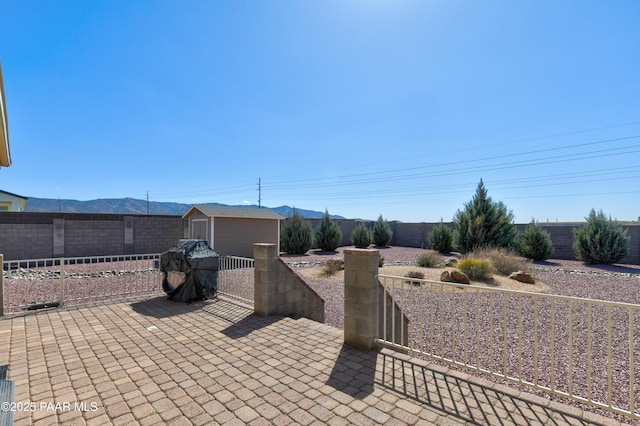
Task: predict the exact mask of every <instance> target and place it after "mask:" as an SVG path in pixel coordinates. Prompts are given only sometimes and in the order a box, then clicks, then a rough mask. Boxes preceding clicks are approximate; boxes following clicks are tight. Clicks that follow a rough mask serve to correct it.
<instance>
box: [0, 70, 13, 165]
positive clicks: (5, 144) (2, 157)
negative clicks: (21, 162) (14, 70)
mask: <svg viewBox="0 0 640 426" xmlns="http://www.w3.org/2000/svg"><path fill="white" fill-rule="evenodd" d="M10 165H11V153H10V151H9V123H8V121H7V103H6V101H5V98H4V84H3V82H2V64H0V167H9V166H10Z"/></svg>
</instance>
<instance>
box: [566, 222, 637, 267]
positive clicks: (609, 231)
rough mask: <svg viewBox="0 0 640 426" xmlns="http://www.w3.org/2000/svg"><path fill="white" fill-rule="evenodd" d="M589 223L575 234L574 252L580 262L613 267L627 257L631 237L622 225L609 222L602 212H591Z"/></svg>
mask: <svg viewBox="0 0 640 426" xmlns="http://www.w3.org/2000/svg"><path fill="white" fill-rule="evenodd" d="M585 219H586V220H587V223H586V224H585V225H584V226H583V227H581V228H580V229H578V230H575V231H574V233H573V238H574V241H573V250H574V251H575V253H576V257H577V258H578V260H581V261H583V262H586V263H597V264H602V265H611V264H613V263H616V262H617V261H619V260H620V259H622V258H623V257H625V256H626V255H627V251H628V250H629V237H628V236H627V234H626V233H625V232H624V231H623V230H622V228H621V227H620V225H617V224H615V223H614V222H613V221H611V220H608V219H607V217H606V216H605V214H604V213H603V212H602V210H600V212H598V213H596V211H595V210H593V209H592V210H591V212H590V213H589V216H588V217H586V218H585Z"/></svg>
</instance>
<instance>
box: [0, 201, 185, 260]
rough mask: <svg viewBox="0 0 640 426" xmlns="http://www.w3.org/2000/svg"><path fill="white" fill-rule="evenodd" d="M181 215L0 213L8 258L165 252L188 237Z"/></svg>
mask: <svg viewBox="0 0 640 426" xmlns="http://www.w3.org/2000/svg"><path fill="white" fill-rule="evenodd" d="M183 230H184V224H183V221H182V218H181V217H180V216H146V215H145V216H143V215H140V216H131V215H117V214H80V213H36V212H0V253H2V254H4V258H5V260H16V259H39V258H51V257H80V256H106V255H114V254H142V253H160V252H163V251H165V250H167V249H168V248H169V247H171V246H172V245H173V244H174V243H175V242H176V241H177V240H179V239H181V238H184V233H183V232H184V231H183Z"/></svg>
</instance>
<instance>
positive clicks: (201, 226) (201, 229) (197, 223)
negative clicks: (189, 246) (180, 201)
mask: <svg viewBox="0 0 640 426" xmlns="http://www.w3.org/2000/svg"><path fill="white" fill-rule="evenodd" d="M191 238H193V239H195V240H206V239H207V219H193V220H192V221H191Z"/></svg>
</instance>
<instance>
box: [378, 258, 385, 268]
mask: <svg viewBox="0 0 640 426" xmlns="http://www.w3.org/2000/svg"><path fill="white" fill-rule="evenodd" d="M383 266H384V256H380V258H379V259H378V268H382V267H383Z"/></svg>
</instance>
